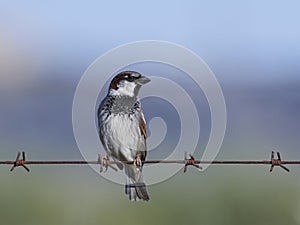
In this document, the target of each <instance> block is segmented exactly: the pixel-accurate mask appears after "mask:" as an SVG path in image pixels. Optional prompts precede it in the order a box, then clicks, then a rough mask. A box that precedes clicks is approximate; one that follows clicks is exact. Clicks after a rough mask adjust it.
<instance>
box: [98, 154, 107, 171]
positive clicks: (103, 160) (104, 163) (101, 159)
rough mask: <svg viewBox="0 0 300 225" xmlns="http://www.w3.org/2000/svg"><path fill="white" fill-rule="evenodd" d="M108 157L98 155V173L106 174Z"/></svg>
mask: <svg viewBox="0 0 300 225" xmlns="http://www.w3.org/2000/svg"><path fill="white" fill-rule="evenodd" d="M108 161H109V156H108V155H104V156H103V155H100V154H99V155H98V162H99V165H100V173H102V172H106V171H107V169H108V166H109V163H108Z"/></svg>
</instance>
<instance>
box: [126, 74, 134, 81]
mask: <svg viewBox="0 0 300 225" xmlns="http://www.w3.org/2000/svg"><path fill="white" fill-rule="evenodd" d="M126 80H128V81H129V82H132V81H134V80H135V77H133V76H131V75H128V77H127V79H126Z"/></svg>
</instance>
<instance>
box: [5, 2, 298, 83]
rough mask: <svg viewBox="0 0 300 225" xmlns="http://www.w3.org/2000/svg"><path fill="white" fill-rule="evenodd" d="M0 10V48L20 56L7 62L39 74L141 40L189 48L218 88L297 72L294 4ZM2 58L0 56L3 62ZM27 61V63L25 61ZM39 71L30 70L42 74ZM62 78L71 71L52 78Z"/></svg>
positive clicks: (19, 6)
mask: <svg viewBox="0 0 300 225" xmlns="http://www.w3.org/2000/svg"><path fill="white" fill-rule="evenodd" d="M1 5H2V6H1V9H0V12H1V13H0V18H1V19H0V34H1V36H2V38H1V39H0V46H1V48H2V49H3V48H5V49H6V51H12V50H13V51H15V53H14V54H12V55H13V56H14V55H19V56H20V55H24V56H23V58H22V57H21V59H20V61H21V62H18V61H16V62H15V63H17V64H18V63H20V64H22V60H25V64H29V65H30V63H31V64H33V65H32V67H34V68H36V67H38V68H39V69H40V68H41V67H42V71H44V70H45V69H47V68H49V67H50V68H52V69H53V66H54V65H55V67H59V66H62V67H72V68H75V67H77V68H76V69H78V68H80V69H81V70H82V69H84V68H86V67H87V66H88V65H89V64H90V63H91V62H92V61H93V60H94V59H95V58H97V57H98V56H100V55H102V54H103V53H105V52H106V51H108V50H109V49H111V48H114V47H116V46H118V45H121V44H124V43H127V42H132V41H138V40H148V39H157V40H165V41H172V42H175V43H178V44H181V45H183V46H186V47H188V48H190V49H191V50H193V51H194V52H196V53H197V54H198V55H200V56H201V57H202V58H203V59H204V60H205V61H206V62H207V63H208V64H209V66H211V68H212V69H213V71H214V72H215V73H216V76H217V77H218V78H219V79H221V81H222V80H223V81H224V82H226V81H228V82H231V81H237V82H239V81H240V82H243V81H246V82H248V81H249V80H250V81H255V80H257V79H259V80H262V81H263V80H266V79H267V81H268V80H269V81H273V79H279V80H282V79H283V80H284V79H291V78H292V79H295V78H296V79H297V78H298V73H299V71H300V66H299V63H298V61H299V58H300V42H299V40H300V24H299V23H300V14H299V13H298V9H299V8H300V2H299V1H290V0H288V1H258V0H255V1H233V0H230V1H147V2H141V1H126V2H125V1H97V2H74V1H63V2H61V1H43V2H37V1H26V2H24V1H6V2H5V3H1ZM1 42H2V44H1ZM4 52H5V51H2V53H0V57H1V58H3V57H4V58H5V57H6V56H5V53H4ZM20 53H21V54H20ZM12 58H14V57H12ZM28 58H29V59H31V61H32V62H30V63H27V60H28ZM10 60H11V59H10ZM39 69H37V70H36V71H35V72H36V73H39V74H40V75H41V74H43V75H45V74H46V73H41V71H40V70H39ZM28 73H31V74H32V71H30V70H29V72H28ZM40 75H39V76H40ZM64 75H67V76H72V73H62V74H59V75H57V76H64ZM46 76H49V75H46ZM52 76H54V75H52Z"/></svg>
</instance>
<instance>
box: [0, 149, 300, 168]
mask: <svg viewBox="0 0 300 225" xmlns="http://www.w3.org/2000/svg"><path fill="white" fill-rule="evenodd" d="M274 155H275V153H274V152H273V151H272V153H271V160H223V161H222V160H214V161H200V160H196V159H195V158H194V157H193V156H192V155H191V154H189V158H188V157H187V153H185V157H184V159H183V160H145V161H142V163H144V164H156V163H164V164H184V169H183V172H186V171H187V168H188V166H194V167H196V168H197V169H199V170H201V169H202V167H201V166H199V164H227V165H228V164H231V165H245V164H246V165H271V168H270V172H272V171H273V169H274V167H275V166H278V167H281V168H282V169H284V170H285V171H287V172H289V171H290V170H289V169H288V168H287V167H286V166H284V165H286V164H293V165H300V161H291V160H290V161H283V160H281V156H280V153H279V152H277V159H275V158H274ZM20 157H21V152H18V154H17V157H16V160H14V161H0V165H1V164H2V165H13V166H12V168H11V169H10V171H13V170H14V169H15V168H16V167H20V166H22V167H23V168H24V169H25V170H26V171H27V172H29V171H30V170H29V168H28V167H27V166H26V165H68V164H69V165H79V164H95V165H99V166H100V172H102V171H103V170H104V169H105V170H107V168H108V167H110V168H112V169H113V170H115V171H117V168H116V167H114V166H113V164H120V163H121V164H133V161H114V160H109V158H107V157H103V156H101V155H99V156H98V160H97V161H63V160H62V161H40V160H36V161H27V160H26V158H25V152H22V159H20Z"/></svg>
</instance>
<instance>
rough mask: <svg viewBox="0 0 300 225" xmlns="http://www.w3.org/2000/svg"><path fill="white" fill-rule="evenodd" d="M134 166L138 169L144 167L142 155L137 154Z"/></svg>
mask: <svg viewBox="0 0 300 225" xmlns="http://www.w3.org/2000/svg"><path fill="white" fill-rule="evenodd" d="M133 165H135V166H136V167H142V160H141V155H140V154H137V155H136V157H135V159H134V160H133Z"/></svg>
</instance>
